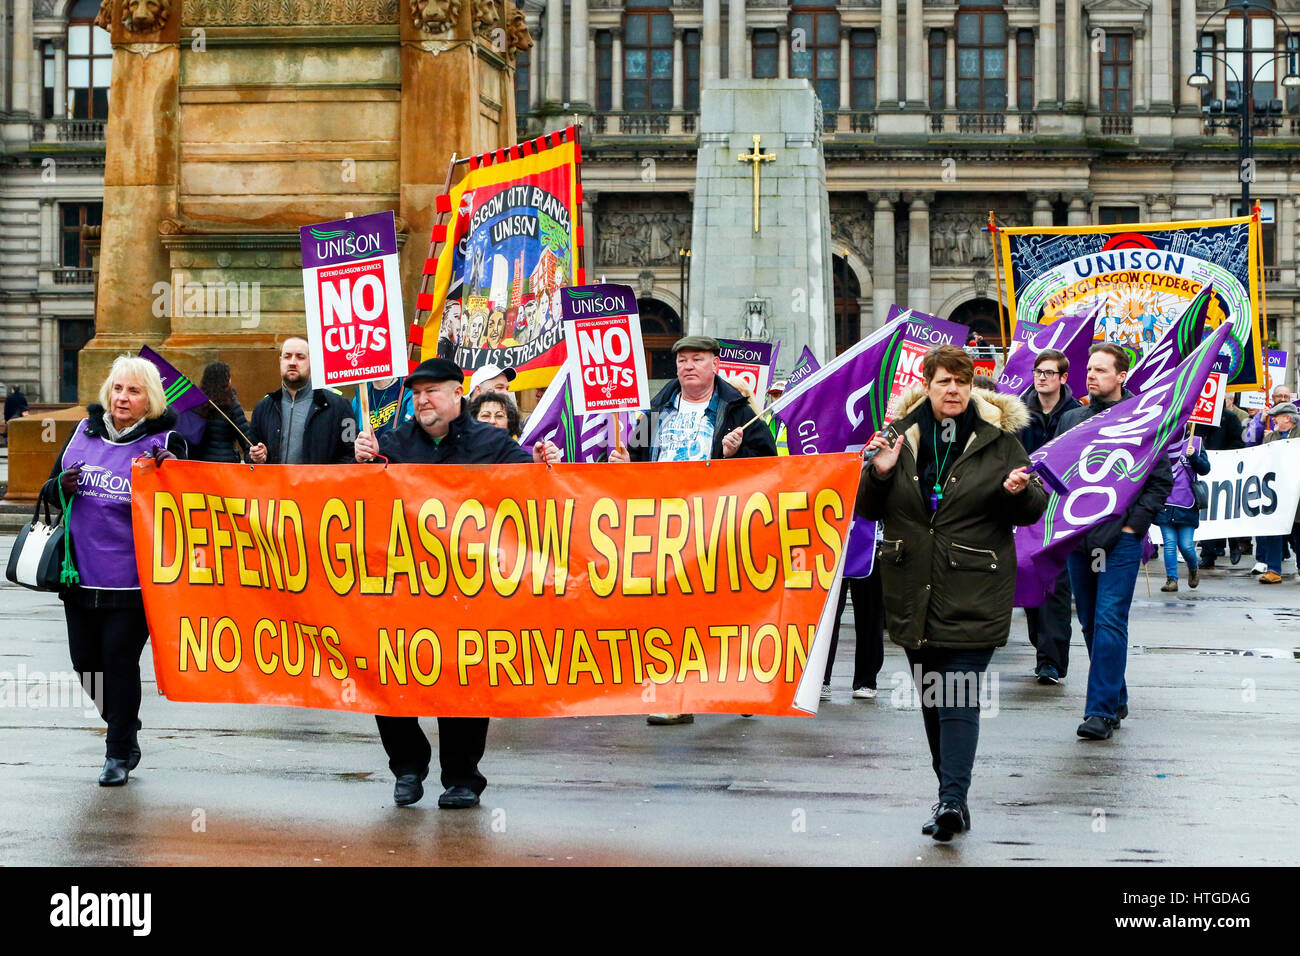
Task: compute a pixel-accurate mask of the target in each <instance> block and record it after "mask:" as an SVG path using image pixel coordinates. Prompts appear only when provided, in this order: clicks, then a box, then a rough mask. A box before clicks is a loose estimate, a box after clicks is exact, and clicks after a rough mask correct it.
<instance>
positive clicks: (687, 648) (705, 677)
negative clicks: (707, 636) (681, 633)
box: [677, 627, 709, 684]
mask: <svg viewBox="0 0 1300 956" xmlns="http://www.w3.org/2000/svg"><path fill="white" fill-rule="evenodd" d="M692 673H694V674H699V675H700V683H701V684H707V683H708V682H709V669H708V667H706V666H705V663H704V648H703V647H702V646H700V636H699V635H698V634H696V633H695V628H693V627H688V628H686V637H685V639H684V640H683V641H682V663H681V666H680V667H679V668H678V670H677V683H679V684H680V683H682V682H683V681H684V680H686V675H687V674H692Z"/></svg>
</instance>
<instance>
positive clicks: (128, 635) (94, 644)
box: [63, 601, 149, 760]
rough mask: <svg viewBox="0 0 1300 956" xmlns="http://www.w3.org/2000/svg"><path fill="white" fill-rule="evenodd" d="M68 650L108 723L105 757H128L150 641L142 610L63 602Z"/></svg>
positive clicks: (120, 758) (96, 706) (136, 724)
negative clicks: (142, 661) (143, 659)
mask: <svg viewBox="0 0 1300 956" xmlns="http://www.w3.org/2000/svg"><path fill="white" fill-rule="evenodd" d="M63 615H64V617H65V618H66V620H67V622H68V651H69V652H70V654H71V657H72V669H73V670H75V671H76V672H77V677H78V678H79V679H80V680H81V686H82V687H83V688H85V691H86V693H87V694H89V695H90V698H91V700H93V701H94V702H95V709H96V710H98V711H99V716H100V717H102V718H103V719H104V722H105V723H106V724H108V737H107V741H106V744H105V756H108V757H113V758H115V759H117V760H125V759H126V758H127V757H129V756H130V754H131V747H132V746H133V745H134V744H135V742H136V732H137V731H138V730H139V729H140V652H141V651H143V650H144V645H145V642H146V641H148V640H149V624H148V622H147V621H146V620H145V616H144V608H143V607H138V608H134V607H132V608H103V607H98V608H88V607H78V606H76V605H75V604H73V603H72V602H71V601H65V602H64V604H63Z"/></svg>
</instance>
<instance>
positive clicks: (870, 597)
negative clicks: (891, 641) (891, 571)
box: [822, 568, 885, 690]
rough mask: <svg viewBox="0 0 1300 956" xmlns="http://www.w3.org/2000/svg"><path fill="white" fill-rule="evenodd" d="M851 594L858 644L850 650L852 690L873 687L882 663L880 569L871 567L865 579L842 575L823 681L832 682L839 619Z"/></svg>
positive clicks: (883, 627)
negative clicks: (843, 576) (869, 573)
mask: <svg viewBox="0 0 1300 956" xmlns="http://www.w3.org/2000/svg"><path fill="white" fill-rule="evenodd" d="M850 593H852V595H853V630H854V633H855V634H856V635H857V644H856V646H855V647H854V651H853V689H854V690H857V689H858V688H859V687H870V688H871V689H872V690H875V689H876V677H877V676H878V675H879V674H880V668H881V667H883V666H884V663H885V598H884V593H883V591H882V590H881V587H880V572H879V571H877V570H876V569H874V568H873V569H872V571H871V575H870V576H869V577H865V578H845V580H844V584H843V585H841V586H840V604H839V607H838V608H837V609H836V610H835V632H834V633H833V634H832V635H831V652H830V654H829V655H827V657H826V676H825V677H823V678H822V683H823V684H829V683H830V682H831V669H832V668H834V667H835V651H836V650H837V649H838V648H839V645H840V621H841V619H843V617H844V608H845V606H846V605H847V604H848V600H849V594H850Z"/></svg>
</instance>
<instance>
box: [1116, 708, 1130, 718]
mask: <svg viewBox="0 0 1300 956" xmlns="http://www.w3.org/2000/svg"><path fill="white" fill-rule="evenodd" d="M1126 717H1128V704H1120V705H1119V706H1118V707H1116V708H1115V719H1116V720H1123V719H1124V718H1126Z"/></svg>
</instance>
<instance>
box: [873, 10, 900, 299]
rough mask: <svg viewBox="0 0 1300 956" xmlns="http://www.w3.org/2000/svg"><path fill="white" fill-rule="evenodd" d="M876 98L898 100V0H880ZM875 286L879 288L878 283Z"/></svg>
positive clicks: (883, 101) (890, 103) (884, 103)
mask: <svg viewBox="0 0 1300 956" xmlns="http://www.w3.org/2000/svg"><path fill="white" fill-rule="evenodd" d="M876 99H877V101H878V102H879V104H880V108H881V109H884V108H885V107H887V106H893V105H894V104H895V103H897V102H898V0H880V42H879V43H878V44H876ZM876 288H880V285H879V283H877V285H876Z"/></svg>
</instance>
